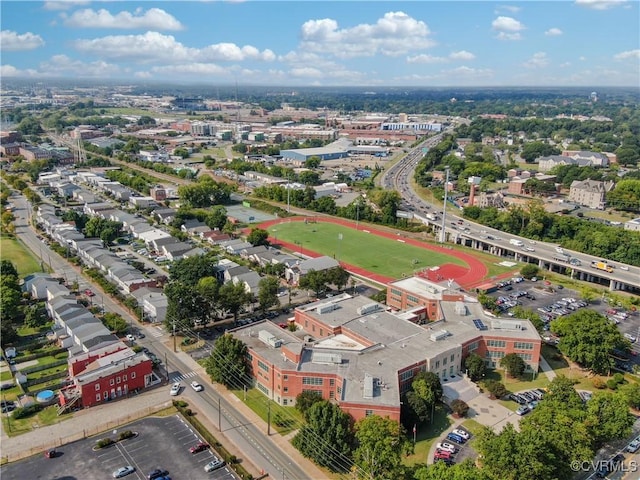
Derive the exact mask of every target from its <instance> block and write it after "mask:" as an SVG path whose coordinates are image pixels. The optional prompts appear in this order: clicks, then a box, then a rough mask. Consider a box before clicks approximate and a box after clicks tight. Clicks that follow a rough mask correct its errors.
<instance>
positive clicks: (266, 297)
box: [258, 276, 280, 312]
mask: <svg viewBox="0 0 640 480" xmlns="http://www.w3.org/2000/svg"><path fill="white" fill-rule="evenodd" d="M279 286H280V282H279V281H278V279H277V278H275V277H270V276H268V277H264V278H262V279H260V283H259V284H258V303H259V304H260V310H262V312H265V311H267V310H268V309H269V308H271V307H273V306H275V305H278V304H279V303H280V302H279V301H278V287H279Z"/></svg>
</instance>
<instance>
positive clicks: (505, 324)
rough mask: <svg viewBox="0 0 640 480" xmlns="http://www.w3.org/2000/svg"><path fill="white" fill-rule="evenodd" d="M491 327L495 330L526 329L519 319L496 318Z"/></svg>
mask: <svg viewBox="0 0 640 480" xmlns="http://www.w3.org/2000/svg"><path fill="white" fill-rule="evenodd" d="M491 327H492V328H493V329H495V330H524V325H523V324H522V322H519V321H517V320H494V321H493V322H491Z"/></svg>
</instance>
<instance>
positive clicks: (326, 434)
mask: <svg viewBox="0 0 640 480" xmlns="http://www.w3.org/2000/svg"><path fill="white" fill-rule="evenodd" d="M305 418H306V419H307V423H305V424H304V425H303V426H302V428H301V429H300V431H299V432H298V433H297V434H296V436H295V437H293V440H292V442H291V444H292V445H293V446H294V447H296V448H297V449H298V450H299V451H300V453H302V455H304V456H305V457H308V458H312V459H313V460H314V461H315V462H316V463H317V464H318V465H320V466H322V467H326V468H329V469H330V470H332V471H334V472H344V471H345V470H346V468H345V467H346V465H347V462H348V459H349V458H350V456H351V451H352V448H353V428H352V423H353V419H352V418H351V416H350V415H349V414H348V413H345V412H343V411H342V410H341V409H340V407H338V406H337V405H335V404H333V403H330V402H328V401H326V400H322V401H320V402H316V403H314V404H313V405H311V407H310V408H309V410H307V413H306V415H305Z"/></svg>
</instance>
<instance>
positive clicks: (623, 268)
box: [620, 265, 629, 271]
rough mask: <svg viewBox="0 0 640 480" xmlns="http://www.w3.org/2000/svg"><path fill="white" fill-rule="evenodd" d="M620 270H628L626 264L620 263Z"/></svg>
mask: <svg viewBox="0 0 640 480" xmlns="http://www.w3.org/2000/svg"><path fill="white" fill-rule="evenodd" d="M620 270H625V271H626V270H629V267H627V266H626V265H620Z"/></svg>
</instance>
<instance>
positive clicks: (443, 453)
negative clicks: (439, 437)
mask: <svg viewBox="0 0 640 480" xmlns="http://www.w3.org/2000/svg"><path fill="white" fill-rule="evenodd" d="M441 458H446V459H447V460H449V459H450V458H451V452H447V451H446V450H436V451H435V453H434V454H433V459H434V460H439V459H441Z"/></svg>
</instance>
